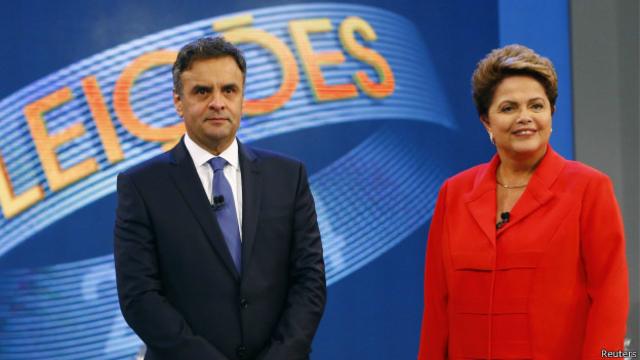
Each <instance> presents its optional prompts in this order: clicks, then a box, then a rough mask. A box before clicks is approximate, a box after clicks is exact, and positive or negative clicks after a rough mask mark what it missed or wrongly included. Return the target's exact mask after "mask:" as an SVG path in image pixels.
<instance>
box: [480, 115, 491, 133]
mask: <svg viewBox="0 0 640 360" xmlns="http://www.w3.org/2000/svg"><path fill="white" fill-rule="evenodd" d="M480 122H482V125H483V126H484V128H485V129H486V130H487V131H489V129H490V128H491V127H490V126H489V118H488V117H487V115H480Z"/></svg>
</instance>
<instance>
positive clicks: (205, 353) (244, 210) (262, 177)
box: [115, 38, 326, 360]
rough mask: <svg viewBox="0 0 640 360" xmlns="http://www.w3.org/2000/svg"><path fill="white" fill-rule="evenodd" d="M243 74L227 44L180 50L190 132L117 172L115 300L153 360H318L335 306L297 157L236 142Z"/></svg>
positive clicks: (201, 43)
mask: <svg viewBox="0 0 640 360" xmlns="http://www.w3.org/2000/svg"><path fill="white" fill-rule="evenodd" d="M245 76H246V65H245V60H244V58H243V56H242V54H241V53H240V51H239V50H238V49H237V48H235V47H234V46H233V45H231V44H230V43H228V42H226V41H225V40H224V39H222V38H203V39H199V40H196V41H194V42H192V43H190V44H187V45H186V46H185V47H183V48H182V49H181V50H180V52H179V54H178V57H177V59H176V62H175V64H174V66H173V81H174V104H175V107H176V110H177V112H178V114H179V115H180V116H181V117H182V118H183V119H184V123H185V127H186V130H187V131H186V135H185V136H184V137H183V138H182V139H181V141H180V142H179V143H178V145H176V147H174V148H173V149H172V150H170V151H169V152H167V153H165V154H162V155H160V156H158V157H155V158H153V159H151V160H149V161H147V162H145V163H143V164H141V165H139V166H136V167H134V168H132V169H129V170H128V171H126V172H124V173H122V174H120V175H119V176H118V209H117V213H116V224H115V265H116V278H117V285H118V296H119V300H120V307H121V309H122V313H123V315H124V318H125V319H126V321H127V323H128V324H129V325H130V326H131V328H132V329H133V330H134V331H135V332H136V333H137V334H138V336H140V338H141V339H142V340H143V341H144V342H145V344H146V345H147V354H146V359H215V360H223V359H228V360H232V359H239V360H241V359H264V360H272V359H277V360H286V359H308V358H309V353H310V352H311V341H312V338H313V336H314V334H315V331H316V329H317V327H318V323H319V322H320V318H321V316H322V313H323V310H324V305H325V301H326V283H325V274H324V262H323V258H322V244H321V241H320V233H319V230H318V224H317V220H316V212H315V205H314V202H313V197H312V195H311V192H310V190H309V184H308V181H307V175H306V172H305V169H304V166H303V165H302V164H301V163H300V162H298V161H295V160H292V159H288V158H285V157H283V156H279V155H275V154H273V153H269V152H265V151H259V150H256V149H251V148H249V147H247V146H246V145H243V144H242V143H240V142H239V141H238V140H237V139H236V132H237V129H238V127H239V125H240V118H241V114H242V101H243V97H244V80H245ZM238 224H241V226H239V225H238Z"/></svg>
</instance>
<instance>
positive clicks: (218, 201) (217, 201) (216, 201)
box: [211, 195, 224, 211]
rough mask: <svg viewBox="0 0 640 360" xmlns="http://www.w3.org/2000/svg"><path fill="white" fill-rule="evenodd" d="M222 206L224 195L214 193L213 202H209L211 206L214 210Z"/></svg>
mask: <svg viewBox="0 0 640 360" xmlns="http://www.w3.org/2000/svg"><path fill="white" fill-rule="evenodd" d="M223 206H224V196H222V195H214V196H213V204H211V208H212V209H213V210H214V211H217V210H219V209H220V208H222V207H223Z"/></svg>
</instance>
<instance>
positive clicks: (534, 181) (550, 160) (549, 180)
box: [500, 146, 566, 233]
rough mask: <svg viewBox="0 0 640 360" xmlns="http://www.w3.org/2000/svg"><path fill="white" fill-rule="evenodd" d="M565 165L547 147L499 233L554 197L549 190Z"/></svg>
mask: <svg viewBox="0 0 640 360" xmlns="http://www.w3.org/2000/svg"><path fill="white" fill-rule="evenodd" d="M565 164H566V160H564V158H562V156H560V155H559V154H558V153H556V152H555V151H553V149H552V148H551V146H549V147H547V152H546V153H545V155H544V157H543V158H542V160H541V161H540V164H539V165H538V167H537V168H536V170H535V172H534V173H533V175H532V176H531V180H529V184H528V185H527V188H526V190H525V191H524V193H522V196H521V197H520V199H518V202H517V203H516V205H515V206H514V207H513V209H512V210H511V219H510V220H509V222H508V223H507V224H506V226H504V227H503V228H502V229H500V233H502V232H503V231H504V230H506V229H508V228H510V227H512V226H514V225H516V224H517V223H519V222H520V221H522V220H523V219H525V218H526V217H527V216H529V215H530V214H531V213H533V212H534V211H536V210H537V209H538V208H540V207H541V206H542V205H544V204H546V203H547V202H549V201H550V200H551V199H552V198H553V197H554V194H553V192H552V191H551V190H550V188H551V185H553V183H554V182H555V180H556V179H557V178H558V175H559V174H560V172H561V171H562V169H563V168H564V166H565Z"/></svg>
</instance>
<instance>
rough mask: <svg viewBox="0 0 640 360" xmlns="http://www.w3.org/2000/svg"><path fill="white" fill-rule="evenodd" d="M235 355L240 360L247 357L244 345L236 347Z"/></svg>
mask: <svg viewBox="0 0 640 360" xmlns="http://www.w3.org/2000/svg"><path fill="white" fill-rule="evenodd" d="M236 354H237V355H238V357H239V358H240V359H244V358H246V357H247V348H246V347H245V346H244V345H238V347H237V348H236Z"/></svg>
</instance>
